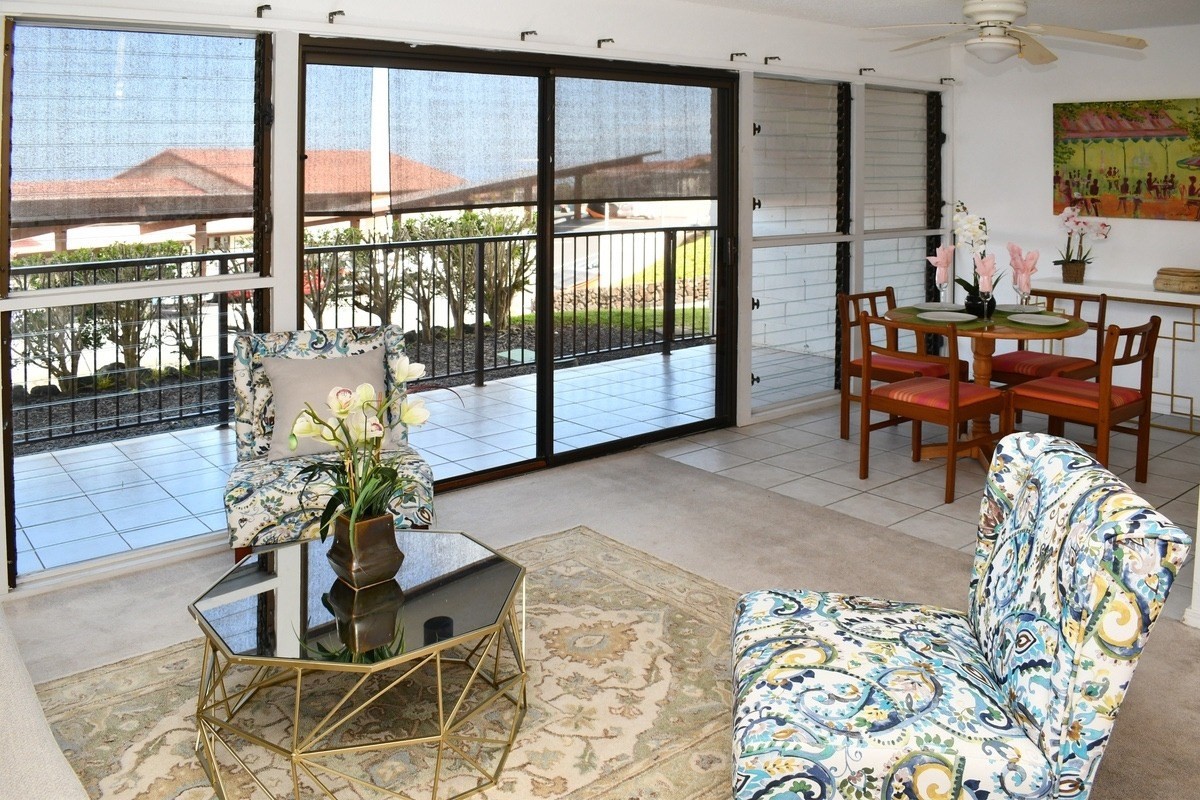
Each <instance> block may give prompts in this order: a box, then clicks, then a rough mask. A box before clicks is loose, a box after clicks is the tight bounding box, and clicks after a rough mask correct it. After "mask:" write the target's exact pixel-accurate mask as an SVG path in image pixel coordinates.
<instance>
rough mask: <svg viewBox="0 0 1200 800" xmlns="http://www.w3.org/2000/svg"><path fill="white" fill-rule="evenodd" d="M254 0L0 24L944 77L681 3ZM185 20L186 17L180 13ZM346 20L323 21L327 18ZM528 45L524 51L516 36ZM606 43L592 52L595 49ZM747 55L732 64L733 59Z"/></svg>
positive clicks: (822, 29) (835, 37) (848, 44)
mask: <svg viewBox="0 0 1200 800" xmlns="http://www.w3.org/2000/svg"><path fill="white" fill-rule="evenodd" d="M263 4H265V3H263V2H260V1H258V0H238V2H236V3H235V2H228V0H216V1H215V2H203V3H192V4H166V3H163V2H161V0H123V2H111V0H97V1H96V2H86V3H82V2H74V3H72V2H57V1H56V0H6V1H5V2H0V14H11V15H14V16H24V17H26V18H29V17H31V16H34V17H55V16H57V17H64V18H77V19H95V20H125V21H143V22H155V23H162V22H164V21H166V22H172V23H176V24H180V25H206V26H209V25H211V26H218V27H226V28H233V29H242V30H247V31H256V30H269V31H298V32H301V33H311V34H316V35H327V36H349V37H362V38H377V39H399V40H404V41H410V42H413V43H417V44H453V45H464V46H477V47H492V48H496V47H499V48H504V49H512V50H517V51H524V52H554V53H560V54H570V55H580V56H602V57H605V58H614V59H630V60H647V61H657V62H666V63H680V64H689V65H695V66H701V65H703V66H725V67H729V66H733V67H735V68H745V67H751V66H754V65H758V66H759V67H762V66H763V65H764V59H766V58H768V57H771V56H778V57H779V60H778V61H772V62H771V69H772V70H773V71H776V70H777V71H781V72H789V71H793V70H795V69H797V68H800V67H804V68H805V69H806V70H808V72H809V73H810V74H814V75H815V74H823V75H840V76H842V77H845V76H847V75H854V76H857V75H858V70H859V69H860V68H865V67H870V68H874V69H875V70H876V72H875V73H874V74H876V75H878V76H879V77H881V78H891V77H898V78H907V79H915V80H933V81H936V80H937V78H938V76H939V75H940V74H945V69H946V56H945V53H939V52H937V51H936V50H933V51H930V52H927V53H921V54H916V55H912V54H904V55H903V56H902V57H901V56H893V55H891V54H890V53H889V50H890V49H891V48H893V47H895V46H896V45H897V43H898V42H900V41H902V40H899V39H897V38H896V37H894V36H887V35H883V34H873V35H871V36H870V37H869V39H870V41H864V40H863V37H861V36H860V35H859V34H858V33H857V32H855V31H852V30H850V29H846V28H840V27H837V26H830V25H822V24H818V23H808V22H802V21H800V20H796V19H793V18H790V17H786V18H785V17H772V16H767V15H762V14H752V13H747V12H743V11H731V10H726V9H718V8H713V7H710V6H705V5H699V4H692V3H686V2H679V0H656V2H653V3H646V2H642V1H641V0H603V2H601V3H599V4H597V3H594V2H583V0H425V2H419V1H413V2H395V0H319V2H318V1H317V0H274V1H273V2H271V3H269V5H270V6H271V10H269V11H264V12H263V15H262V17H261V18H259V17H257V16H256V15H255V9H256V7H257V6H258V5H263ZM180 9H187V10H180ZM334 10H343V11H344V12H345V13H344V14H343V15H341V16H337V17H335V18H334V21H333V23H330V22H329V21H328V15H329V13H330V12H331V11H334ZM527 30H536V31H537V35H536V36H530V37H527V39H526V40H525V41H524V42H522V41H521V37H520V34H521V32H522V31H527ZM607 38H611V39H613V40H614V41H613V42H612V43H610V44H605V45H604V46H603V48H602V49H601V48H598V47H597V40H599V39H607ZM742 52H744V53H746V56H745V57H738V58H737V59H736V61H735V62H731V61H730V54H731V53H742Z"/></svg>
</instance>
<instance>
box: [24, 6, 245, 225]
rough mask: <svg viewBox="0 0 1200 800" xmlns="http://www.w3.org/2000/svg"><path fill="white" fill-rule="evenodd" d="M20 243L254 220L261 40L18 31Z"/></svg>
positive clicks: (61, 30)
mask: <svg viewBox="0 0 1200 800" xmlns="http://www.w3.org/2000/svg"><path fill="white" fill-rule="evenodd" d="M13 45H14V47H13V100H12V161H11V163H12V201H11V204H12V208H11V209H10V212H11V219H12V226H13V238H14V239H17V238H19V237H21V236H29V235H37V234H39V233H44V232H47V231H48V230H51V229H55V228H68V227H73V226H85V225H92V224H96V223H120V222H127V223H138V224H145V223H147V222H154V221H162V220H183V221H199V220H209V219H217V218H224V217H249V216H251V214H252V209H253V203H252V200H253V163H254V160H253V155H254V154H253V143H254V60H255V42H254V39H253V38H241V37H236V38H235V37H223V36H201V35H183V34H168V33H148V32H141V31H119V30H91V29H78V28H68V27H50V26H38V25H24V24H20V25H17V26H16V28H15V30H14V37H13Z"/></svg>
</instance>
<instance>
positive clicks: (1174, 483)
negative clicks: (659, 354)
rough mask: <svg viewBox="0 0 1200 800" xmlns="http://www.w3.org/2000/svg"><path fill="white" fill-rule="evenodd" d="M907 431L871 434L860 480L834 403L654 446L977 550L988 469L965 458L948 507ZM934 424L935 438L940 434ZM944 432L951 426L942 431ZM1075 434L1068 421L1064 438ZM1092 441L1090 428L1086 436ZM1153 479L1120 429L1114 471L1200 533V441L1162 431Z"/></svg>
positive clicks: (935, 471)
mask: <svg viewBox="0 0 1200 800" xmlns="http://www.w3.org/2000/svg"><path fill="white" fill-rule="evenodd" d="M1023 427H1024V428H1026V429H1028V430H1045V418H1040V419H1039V417H1038V416H1037V415H1034V414H1026V415H1025V419H1024V423H1023ZM908 432H909V427H908V426H901V427H899V428H885V429H883V430H881V431H876V432H874V433H872V434H871V451H872V452H871V461H870V477H869V478H868V479H866V480H859V477H858V433H857V426H855V427H854V430H853V432H852V435H851V439H850V440H849V441H844V440H842V439H840V438H838V412H837V406H836V405H834V406H832V407H825V408H822V409H818V410H814V411H809V412H805V413H801V414H796V415H793V416H790V417H787V418H785V419H782V420H778V421H774V422H764V423H759V424H755V425H750V426H747V427H744V428H736V429H725V430H719V431H709V432H706V433H701V434H697V435H694V436H689V437H686V438H682V439H676V440H674V441H670V442H663V443H660V444H655V445H651V446H650V447H649V448H648V449H650V450H652V451H654V452H656V453H658V454H659V455H662V456H664V457H666V458H671V459H674V460H676V461H679V462H681V463H684V464H690V465H692V466H694V467H698V468H700V469H704V470H708V471H709V472H713V473H716V474H718V475H723V476H725V477H728V478H732V479H734V480H738V481H741V482H743V483H748V484H751V485H754V486H758V487H760V488H764V489H768V490H770V491H773V492H778V493H779V494H783V495H787V496H789V497H795V498H797V499H799V500H804V501H805V502H808V503H813V504H815V505H819V506H825V507H827V508H831V509H834V510H837V511H841V512H842V513H844V514H847V515H849V516H852V517H856V518H858V519H863V520H868V521H870V522H874V523H877V524H879V525H883V526H885V527H888V528H891V529H893V530H897V531H900V532H902V533H905V534H908V535H910V536H915V537H917V538H920V539H925V540H928V541H931V542H935V543H937V544H940V545H942V546H944V547H949V548H953V549H956V550H963V551H967V552H972V551H973V550H974V548H975V526H976V525H977V524H978V522H979V501H980V497H981V492H982V486H983V479H984V469H983V467H982V466H981V465H980V464H979V463H978V462H975V461H973V460H971V459H966V458H964V459H961V460H960V461H959V462H958V475H957V481H956V492H955V493H956V495H957V499H956V500H955V501H954V502H953V503H951V504H946V503H944V502H943V501H944V492H945V475H946V470H945V464H946V462H945V461H944V460H943V459H934V460H931V461H921V462H918V463H913V461H912V460H911V457H910V455H909V452H910V442H909V438H908ZM937 432H938V428H937V427H936V426H934V427H933V435H932V436H931V438H933V439H936V438H937ZM943 433H944V431H943ZM1071 434H1072V429H1071V426H1068V428H1067V435H1068V436H1070V435H1071ZM1078 435H1080V436H1081V437H1083V438H1084V440H1085V441H1086V440H1088V439H1087V437H1086V436H1084V434H1083V432H1082V431H1080V432H1079V434H1078ZM1150 438H1151V447H1150V452H1151V458H1150V467H1149V479H1148V480H1147V481H1146V483H1143V484H1139V483H1134V482H1133V463H1134V454H1133V450H1132V449H1130V448H1131V447H1132V445H1133V437H1130V436H1123V435H1120V434H1118V435H1117V436H1116V437H1115V438H1114V449H1113V451H1112V453H1111V457H1110V459H1109V461H1110V465H1111V466H1112V468H1113V470H1114V471H1115V472H1116V473H1117V474H1118V475H1119V476H1120V477H1122V478H1123V479H1124V480H1126V481H1127V482H1129V483H1130V485H1131V486H1133V488H1134V490H1135V491H1137V492H1138V493H1139V494H1141V495H1142V497H1144V498H1145V499H1146V500H1147V501H1149V502H1150V503H1151V504H1153V505H1154V506H1155V507H1156V508H1158V509H1159V510H1160V511H1162V512H1163V513H1164V514H1165V515H1166V516H1167V517H1168V518H1170V519H1171V520H1172V521H1173V522H1175V523H1176V524H1178V525H1179V526H1180V527H1181V528H1183V529H1184V530H1186V531H1187V532H1188V533H1190V534H1191V535H1192V536H1193V537H1195V535H1196V503H1197V491H1198V484H1200V437H1197V436H1192V435H1190V434H1187V433H1181V432H1178V431H1173V430H1167V429H1163V428H1158V427H1155V428H1153V429H1152V432H1151V437H1150ZM1194 563H1195V561H1194V558H1190V557H1189V561H1188V564H1187V566H1186V567H1185V568H1184V569H1183V571H1182V572H1181V574H1180V576H1179V579H1178V581H1177V589H1176V590H1175V591H1174V593H1173V594H1172V595H1171V598H1170V601H1169V602H1168V604H1167V614H1168V615H1169V616H1172V617H1176V618H1178V617H1179V616H1180V615H1182V613H1183V610H1184V609H1185V608H1186V607H1187V606H1188V605H1189V604H1190V601H1191V591H1192V590H1191V587H1192V581H1193V567H1194Z"/></svg>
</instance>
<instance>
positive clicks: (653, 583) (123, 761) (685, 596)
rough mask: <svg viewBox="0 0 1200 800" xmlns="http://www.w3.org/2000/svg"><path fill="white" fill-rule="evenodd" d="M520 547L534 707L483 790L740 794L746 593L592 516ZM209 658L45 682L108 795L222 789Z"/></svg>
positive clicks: (539, 794)
mask: <svg viewBox="0 0 1200 800" xmlns="http://www.w3.org/2000/svg"><path fill="white" fill-rule="evenodd" d="M505 552H506V554H508V555H509V556H511V557H512V558H514V559H515V560H517V561H519V562H520V563H522V564H524V565H525V566H526V568H527V570H528V578H527V596H526V603H527V623H526V624H527V631H526V656H527V663H528V673H529V674H528V681H529V683H528V690H529V709H528V713H527V714H526V717H525V720H524V723H523V725H522V726H521V729H520V731H519V733H518V735H517V740H516V743H515V745H514V747H513V749H512V751H511V754H510V755H509V757H508V761H507V763H506V765H505V769H504V771H503V773H502V774H501V778H500V782H499V785H498V786H496V787H493V788H491V789H488V790H487V791H486V792H484V793H482V794H478V795H476V796H477V797H482V798H492V799H493V800H494V799H495V798H571V799H572V800H585V799H591V798H596V799H597V800H598V799H599V798H621V799H622V800H625V798H629V799H630V800H632V799H634V798H638V799H642V798H646V799H648V798H683V797H686V798H698V799H699V800H706V799H707V798H713V799H714V800H715V798H727V797H728V796H729V792H730V756H729V750H730V745H729V735H730V734H729V725H730V686H729V655H728V653H729V650H728V648H729V645H728V642H729V628H730V622H731V617H732V610H733V605H734V602H735V600H736V596H735V594H734V593H733V592H732V591H730V590H729V589H726V588H724V587H722V586H719V585H717V584H714V583H712V582H710V581H707V580H704V579H702V578H700V577H698V576H696V575H693V574H691V573H688V572H685V571H683V570H681V569H678V568H676V567H674V566H672V565H671V564H668V563H666V562H663V561H659V560H658V559H655V558H653V557H651V556H649V555H647V554H645V553H642V552H639V551H637V550H634V549H632V548H629V547H626V546H624V545H622V544H620V543H618V542H615V541H613V540H611V539H608V538H606V537H604V536H602V535H600V534H598V533H596V532H594V531H591V530H589V529H587V528H582V527H580V528H574V529H572V530H569V531H565V532H563V533H558V534H553V535H550V536H545V537H541V538H538V539H533V540H530V541H527V542H523V543H521V544H518V545H514V546H512V547H509V548H507V549H506V551H505ZM200 655H201V646H200V641H199V640H196V641H193V642H187V643H184V644H180V645H176V646H174V647H170V648H167V649H165V650H160V651H157V652H154V653H150V654H147V655H145V656H141V657H138V658H132V659H129V660H127V661H122V662H120V663H117V664H113V665H110V666H107V667H101V668H97V669H94V670H90V671H87V672H84V673H81V674H77V675H72V676H70V677H67V678H63V679H60V680H56V681H51V682H48V683H45V684H42V685H40V686H39V687H38V693H39V696H40V697H41V700H42V703H43V705H44V707H45V709H46V715H47V718H48V719H49V721H50V724H51V726H52V727H53V729H54V732H55V735H56V736H57V737H58V739H59V742H60V744H61V745H62V747H63V750H64V752H65V753H66V754H67V758H68V759H69V760H70V762H71V765H72V767H73V768H74V769H75V771H76V772H77V773H78V774H79V775H80V777H81V778H82V780H83V783H84V785H85V786H86V787H87V790H88V792H89V793H90V794H91V796H92V797H95V798H122V799H125V798H129V800H202V798H203V799H204V800H207V798H210V797H212V789H211V787H210V785H209V783H208V780H207V778H206V776H205V774H204V772H203V771H202V770H201V767H200V765H199V762H198V761H197V759H196V756H195V752H194V745H195V739H196V728H195V722H194V719H193V716H192V715H193V714H194V712H195V702H196V691H197V681H198V675H199V670H200V665H199V662H200ZM280 772H282V771H280ZM266 774H268V778H269V771H267V772H266ZM231 788H234V787H231ZM236 791H238V792H239V793H240V794H239V795H238V796H239V797H246V798H249V797H254V796H263V797H265V796H266V795H264V794H261V790H259V789H257V788H256V787H255V786H254V785H253V784H252V783H250V782H249V781H248V780H247V781H245V782H244V783H240V784H238V785H237V786H236ZM255 792H259V794H255ZM289 795H290V792H284V793H283V794H282V796H289ZM338 796H339V797H342V796H343V793H342V792H339V794H338ZM344 796H347V797H363V798H369V797H376V796H379V795H378V794H377V793H373V792H372V791H371V790H367V789H362V790H358V789H356V788H355V787H354V786H353V785H351V786H349V787H348V791H347V792H345V794H344ZM402 796H403V795H402ZM411 796H413V797H426V798H427V797H429V790H428V789H425V790H424V791H423V793H422V792H415V791H414V792H413V793H412V795H411Z"/></svg>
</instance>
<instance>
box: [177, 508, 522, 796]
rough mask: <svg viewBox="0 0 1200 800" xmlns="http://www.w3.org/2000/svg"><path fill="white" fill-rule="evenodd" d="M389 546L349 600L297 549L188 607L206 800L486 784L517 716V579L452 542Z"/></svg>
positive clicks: (419, 537) (463, 539)
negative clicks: (374, 579) (198, 660)
mask: <svg viewBox="0 0 1200 800" xmlns="http://www.w3.org/2000/svg"><path fill="white" fill-rule="evenodd" d="M396 538H397V542H398V544H399V545H400V549H401V550H402V551H403V552H404V554H405V559H404V563H403V565H402V566H401V568H400V572H399V574H398V575H397V576H396V579H395V580H393V581H389V582H387V583H384V584H379V585H377V586H373V587H369V588H367V589H363V590H360V591H359V592H357V593H356V592H354V591H352V590H349V589H348V588H347V587H346V586H345V585H344V584H342V583H340V582H339V581H338V580H337V578H336V576H335V575H334V574H333V571H332V569H330V567H329V563H328V561H327V560H326V558H325V551H326V550H327V549H328V547H329V545H328V544H327V543H322V542H320V541H311V542H301V543H296V544H289V545H284V546H281V547H278V548H276V549H274V550H271V551H269V554H268V557H266V558H263V557H260V555H257V554H256V555H252V556H249V557H247V558H245V559H243V560H242V561H241V562H239V563H238V564H237V565H236V566H235V567H234V568H233V569H231V570H230V571H229V572H227V573H226V574H225V575H224V576H223V577H222V578H221V579H220V580H218V581H217V582H216V584H214V585H213V587H212V588H211V589H209V590H208V591H207V592H205V593H204V595H202V596H201V597H200V598H199V599H197V600H196V602H194V603H192V605H191V606H189V611H190V612H191V613H192V616H193V617H195V619H196V621H197V623H198V624H199V625H200V628H201V630H202V631H203V632H204V638H205V644H204V659H203V666H202V669H201V676H200V692H199V700H198V703H197V707H196V722H197V728H198V733H197V738H196V753H197V755H198V756H199V758H200V762H201V764H202V766H203V767H204V769H205V771H206V772H207V774H208V777H209V780H210V781H211V782H212V785H213V788H214V790H215V791H216V793H217V796H218V797H220V798H224V799H225V800H234V798H249V797H254V796H259V797H269V798H283V797H294V798H297V799H298V798H300V797H309V796H317V797H329V798H334V797H343V796H350V797H379V796H387V797H414V798H416V797H421V798H431V800H442V798H458V797H465V796H467V795H470V794H474V793H476V792H479V791H482V790H484V789H487V788H489V787H491V786H494V785H495V784H496V782H497V780H498V779H499V775H500V772H501V770H502V769H503V768H504V762H505V760H506V759H507V757H508V754H509V751H510V750H511V749H512V744H513V740H514V739H515V737H516V733H517V730H518V728H519V727H520V725H521V721H522V719H523V718H524V716H525V708H526V694H525V655H524V641H523V640H524V598H523V594H524V585H525V570H524V568H523V567H522V566H521V565H519V564H517V563H516V562H514V561H511V560H509V559H507V558H505V557H504V556H502V555H500V554H499V553H497V552H496V551H494V550H492V549H490V548H488V547H485V546H484V545H482V544H480V543H479V542H477V541H475V540H474V539H472V538H471V537H470V536H467V535H466V534H463V533H457V532H447V531H420V530H398V531H397V532H396ZM272 562H273V566H271V564H272ZM377 789H379V790H382V792H378V791H376V790H377Z"/></svg>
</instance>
